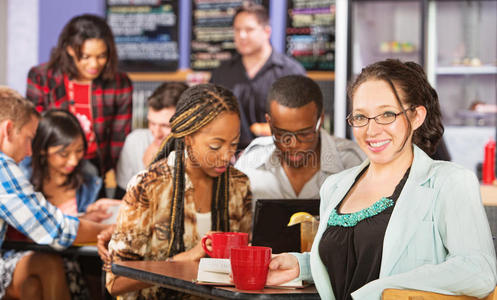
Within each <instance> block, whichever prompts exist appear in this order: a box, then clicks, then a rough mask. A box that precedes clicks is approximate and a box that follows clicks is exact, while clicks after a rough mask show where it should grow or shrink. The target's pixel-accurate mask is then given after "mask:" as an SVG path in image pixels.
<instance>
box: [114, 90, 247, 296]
mask: <svg viewBox="0 0 497 300" xmlns="http://www.w3.org/2000/svg"><path fill="white" fill-rule="evenodd" d="M170 123H171V134H170V135H169V136H168V137H167V139H166V140H165V141H164V143H163V144H162V146H161V149H160V151H159V152H158V154H157V156H156V157H155V159H154V161H153V162H152V164H151V165H150V167H149V168H148V170H147V171H144V172H142V173H139V174H137V175H136V176H135V178H134V179H132V180H131V182H130V183H129V184H128V191H127V193H126V195H125V196H124V199H123V201H124V203H123V205H122V207H121V210H120V212H119V215H118V217H117V224H116V228H115V231H114V233H113V235H112V239H111V241H110V243H109V254H110V259H111V261H119V260H166V259H170V260H175V261H180V260H199V259H200V258H201V257H203V256H205V253H204V251H203V249H202V247H201V244H200V239H201V238H202V237H203V236H204V235H205V234H206V233H207V232H208V231H211V230H215V231H235V232H236V231H238V232H250V229H251V223H252V212H251V192H250V189H249V180H248V178H247V177H246V176H245V175H244V174H243V173H241V172H240V171H238V170H236V169H235V168H233V167H231V166H230V165H229V162H230V160H231V158H232V156H233V155H234V153H235V150H236V148H237V144H238V140H239V138H240V115H239V109H238V104H237V100H236V98H235V97H234V96H233V94H232V93H231V92H230V91H229V90H227V89H224V88H222V87H219V86H216V85H213V84H202V85H197V86H194V87H191V88H189V89H187V90H186V91H185V92H184V93H183V94H182V95H181V98H180V100H179V102H178V104H177V106H176V113H175V114H174V115H173V117H172V118H171V122H170ZM107 289H108V290H109V292H110V293H111V294H113V295H123V296H124V299H179V298H181V299H183V297H184V296H185V295H182V294H179V293H177V292H174V291H171V290H167V289H165V288H160V287H157V286H150V285H149V284H146V283H142V282H138V281H135V280H132V279H129V278H126V277H119V276H116V275H114V274H112V273H110V272H108V273H107Z"/></svg>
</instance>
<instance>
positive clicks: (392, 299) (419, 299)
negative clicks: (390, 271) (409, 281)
mask: <svg viewBox="0 0 497 300" xmlns="http://www.w3.org/2000/svg"><path fill="white" fill-rule="evenodd" d="M381 299H382V300H478V298H476V297H471V296H453V295H443V294H439V293H433V292H425V291H416V290H399V289H385V290H384V291H383V293H382V294H381ZM480 300H497V288H496V289H494V291H493V292H492V293H490V295H488V296H487V297H485V298H482V299H480Z"/></svg>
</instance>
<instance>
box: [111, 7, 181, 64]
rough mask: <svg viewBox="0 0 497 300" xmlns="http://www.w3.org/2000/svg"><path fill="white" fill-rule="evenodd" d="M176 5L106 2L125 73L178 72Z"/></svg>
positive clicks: (120, 61)
mask: <svg viewBox="0 0 497 300" xmlns="http://www.w3.org/2000/svg"><path fill="white" fill-rule="evenodd" d="M177 16H178V2H177V1H174V0H169V1H165V0H107V22H108V23H109V25H110V27H111V28H112V32H113V33H114V37H115V41H116V47H117V52H118V55H119V63H120V66H121V67H122V69H124V70H125V71H175V70H176V69H177V68H178V60H179V53H178V25H177V24H178V17H177Z"/></svg>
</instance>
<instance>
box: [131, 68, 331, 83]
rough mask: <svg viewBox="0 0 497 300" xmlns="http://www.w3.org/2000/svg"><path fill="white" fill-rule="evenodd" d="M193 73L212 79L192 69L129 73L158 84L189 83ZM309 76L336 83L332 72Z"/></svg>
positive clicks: (203, 72)
mask: <svg viewBox="0 0 497 300" xmlns="http://www.w3.org/2000/svg"><path fill="white" fill-rule="evenodd" d="M191 73H200V74H203V75H204V76H205V77H204V78H206V80H209V78H210V72H205V71H202V72H195V71H193V70H191V69H180V70H178V71H176V72H128V76H129V78H130V79H131V80H132V81H136V82H146V81H151V82H156V81H187V78H188V75H189V74H191ZM307 76H309V77H310V78H312V79H313V80H315V81H334V80H335V72H332V71H307Z"/></svg>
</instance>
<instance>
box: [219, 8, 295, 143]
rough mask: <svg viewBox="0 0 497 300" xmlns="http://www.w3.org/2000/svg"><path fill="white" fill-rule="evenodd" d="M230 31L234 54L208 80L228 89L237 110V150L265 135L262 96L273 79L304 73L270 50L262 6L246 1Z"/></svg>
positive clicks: (282, 56) (264, 100)
mask: <svg viewBox="0 0 497 300" xmlns="http://www.w3.org/2000/svg"><path fill="white" fill-rule="evenodd" d="M233 31H234V37H235V46H236V50H237V52H238V55H235V56H234V57H233V58H232V59H231V60H229V61H227V62H224V63H223V64H222V65H221V66H219V68H217V69H216V70H214V71H213V72H212V76H211V79H210V82H212V83H215V84H219V85H222V86H224V87H226V88H228V89H230V90H231V91H232V92H233V93H234V94H235V96H236V97H237V98H238V101H239V103H240V110H241V137H240V144H239V149H244V148H245V147H246V146H248V144H249V143H250V141H252V139H254V138H255V135H269V134H270V130H269V126H268V125H267V123H265V122H266V119H265V114H266V98H267V94H268V91H269V88H270V87H271V84H273V82H274V81H275V80H276V79H278V78H280V77H283V76H286V75H298V74H300V75H304V74H305V70H304V68H303V67H302V66H301V65H300V64H299V63H298V62H297V61H295V60H293V59H291V58H289V57H288V56H286V55H284V54H281V53H277V52H275V51H273V47H272V46H271V43H270V36H271V27H270V26H269V16H268V13H267V10H266V9H265V8H264V6H262V5H258V4H253V3H250V4H246V5H244V6H242V7H239V8H238V9H237V11H236V13H235V16H234V17H233Z"/></svg>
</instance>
